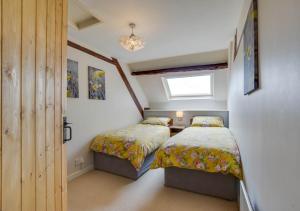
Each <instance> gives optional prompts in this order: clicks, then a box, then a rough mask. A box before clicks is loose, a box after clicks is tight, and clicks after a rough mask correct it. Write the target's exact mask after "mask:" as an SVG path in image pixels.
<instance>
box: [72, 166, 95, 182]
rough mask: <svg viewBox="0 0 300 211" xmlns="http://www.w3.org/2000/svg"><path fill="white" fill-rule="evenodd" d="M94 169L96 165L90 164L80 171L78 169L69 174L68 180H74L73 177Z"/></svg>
mask: <svg viewBox="0 0 300 211" xmlns="http://www.w3.org/2000/svg"><path fill="white" fill-rule="evenodd" d="M93 169H94V165H89V166H87V167H85V168H83V169H80V170H79V171H76V172H74V173H72V174H70V175H68V182H70V181H72V180H73V179H75V178H77V177H79V176H81V175H83V174H85V173H87V172H89V171H92V170H93Z"/></svg>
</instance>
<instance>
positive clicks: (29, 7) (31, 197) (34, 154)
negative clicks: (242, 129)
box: [0, 0, 67, 211]
mask: <svg viewBox="0 0 300 211" xmlns="http://www.w3.org/2000/svg"><path fill="white" fill-rule="evenodd" d="M66 24H67V0H0V36H1V40H2V41H1V42H0V54H1V55H0V63H1V74H0V98H1V104H0V119H1V121H0V130H1V136H0V150H1V152H0V187H1V190H0V210H3V211H18V210H22V211H27V210H28V211H34V210H41V211H46V210H55V211H57V210H67V204H66V202H67V200H66V191H67V189H66V181H67V178H66V177H67V176H66V156H65V148H64V147H65V146H64V145H63V143H62V136H63V134H62V131H63V129H62V126H63V125H62V117H63V114H64V111H65V96H66V95H65V90H66V89H65V83H66V76H65V74H66V47H67V43H66V38H67V26H66Z"/></svg>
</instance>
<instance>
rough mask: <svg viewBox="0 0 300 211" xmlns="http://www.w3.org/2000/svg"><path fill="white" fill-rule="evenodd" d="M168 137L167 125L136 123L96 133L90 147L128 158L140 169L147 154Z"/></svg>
mask: <svg viewBox="0 0 300 211" xmlns="http://www.w3.org/2000/svg"><path fill="white" fill-rule="evenodd" d="M169 137H170V130H169V128H168V127H165V126H160V125H143V124H137V125H134V126H131V127H128V128H125V129H121V130H118V131H113V132H109V133H105V134H101V135H98V136H97V137H96V138H94V140H93V142H92V144H91V146H90V148H91V150H93V151H95V152H102V153H105V154H109V155H114V156H116V157H119V158H122V159H128V160H129V161H130V162H131V164H132V165H133V166H134V167H135V168H136V169H137V170H140V168H141V166H142V165H143V163H144V160H145V158H146V156H147V155H149V154H150V153H152V152H153V151H154V150H156V149H157V148H158V147H159V146H160V145H161V144H163V143H164V142H165V141H167V140H168V138H169Z"/></svg>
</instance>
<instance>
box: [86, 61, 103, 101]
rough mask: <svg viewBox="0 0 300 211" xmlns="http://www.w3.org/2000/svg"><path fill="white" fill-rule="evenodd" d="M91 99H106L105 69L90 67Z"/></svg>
mask: <svg viewBox="0 0 300 211" xmlns="http://www.w3.org/2000/svg"><path fill="white" fill-rule="evenodd" d="M88 80H89V99H95V100H105V71H103V70H100V69H97V68H94V67H90V66H89V67H88Z"/></svg>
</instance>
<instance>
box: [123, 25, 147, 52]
mask: <svg viewBox="0 0 300 211" xmlns="http://www.w3.org/2000/svg"><path fill="white" fill-rule="evenodd" d="M129 27H130V28H131V35H130V36H122V37H121V39H120V44H121V46H122V47H123V48H125V49H126V50H128V51H131V52H134V51H138V50H141V49H142V48H144V46H145V42H144V40H143V39H142V38H141V37H139V36H136V35H135V34H134V33H133V29H134V28H135V24H134V23H130V24H129Z"/></svg>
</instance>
